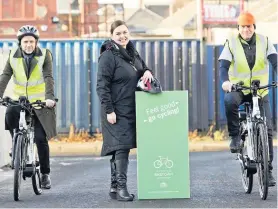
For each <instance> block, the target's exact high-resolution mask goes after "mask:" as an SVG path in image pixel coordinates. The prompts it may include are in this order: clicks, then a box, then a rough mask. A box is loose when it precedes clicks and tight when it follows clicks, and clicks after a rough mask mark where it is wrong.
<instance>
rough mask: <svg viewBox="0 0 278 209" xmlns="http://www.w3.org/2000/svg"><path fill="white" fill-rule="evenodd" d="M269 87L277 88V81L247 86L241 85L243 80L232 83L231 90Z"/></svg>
mask: <svg viewBox="0 0 278 209" xmlns="http://www.w3.org/2000/svg"><path fill="white" fill-rule="evenodd" d="M270 87H274V88H277V87H278V82H276V81H273V82H272V83H271V84H268V85H264V86H257V85H252V86H250V87H248V86H243V82H242V81H240V82H239V83H237V84H233V85H232V91H241V90H260V89H266V88H270Z"/></svg>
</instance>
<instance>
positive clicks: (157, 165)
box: [153, 156, 174, 168]
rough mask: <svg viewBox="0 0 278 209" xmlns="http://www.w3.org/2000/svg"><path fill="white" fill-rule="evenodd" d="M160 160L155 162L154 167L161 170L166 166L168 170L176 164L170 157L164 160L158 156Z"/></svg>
mask: <svg viewBox="0 0 278 209" xmlns="http://www.w3.org/2000/svg"><path fill="white" fill-rule="evenodd" d="M158 157H159V160H156V161H154V163H153V165H154V167H155V168H161V166H163V165H165V166H166V168H172V167H173V165H174V163H173V161H172V160H169V159H168V157H166V158H163V157H161V156H158Z"/></svg>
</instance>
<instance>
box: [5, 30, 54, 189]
mask: <svg viewBox="0 0 278 209" xmlns="http://www.w3.org/2000/svg"><path fill="white" fill-rule="evenodd" d="M17 38H18V41H19V47H17V48H14V49H11V50H10V54H9V58H8V60H7V63H6V66H5V69H4V70H3V73H2V75H0V97H3V94H4V91H5V89H6V87H7V84H8V82H9V81H10V79H11V77H12V76H13V95H8V96H9V97H11V98H12V99H14V100H18V99H19V97H20V96H26V97H27V98H28V100H29V101H30V102H35V101H36V100H41V101H45V102H46V106H47V108H42V109H36V110H35V115H36V116H35V118H34V120H35V141H36V144H37V148H38V155H39V161H40V170H41V173H42V188H44V189H50V187H51V181H50V176H49V174H50V163H49V145H48V139H50V138H52V137H54V136H56V113H55V109H54V106H55V97H54V80H53V76H52V54H51V52H50V51H49V50H47V49H42V48H39V47H38V46H37V44H38V40H39V31H38V30H37V29H36V28H35V27H34V26H31V25H26V26H22V27H21V28H20V29H19V30H18V33H17ZM19 115H20V107H19V106H11V107H8V108H7V110H6V117H5V124H6V130H9V131H10V132H11V134H12V136H13V129H15V128H18V121H19Z"/></svg>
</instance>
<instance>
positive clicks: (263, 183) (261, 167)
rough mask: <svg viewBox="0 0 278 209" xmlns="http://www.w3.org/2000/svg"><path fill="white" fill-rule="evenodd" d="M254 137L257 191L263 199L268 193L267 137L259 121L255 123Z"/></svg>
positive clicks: (264, 127)
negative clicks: (255, 138)
mask: <svg viewBox="0 0 278 209" xmlns="http://www.w3.org/2000/svg"><path fill="white" fill-rule="evenodd" d="M256 137H257V140H256V141H257V159H258V163H257V171H258V182H259V191H260V196H261V199H262V200H265V199H266V198H267V195H268V137H267V133H266V126H265V125H264V124H262V123H259V124H258V125H257V128H256Z"/></svg>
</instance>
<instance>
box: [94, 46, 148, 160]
mask: <svg viewBox="0 0 278 209" xmlns="http://www.w3.org/2000/svg"><path fill="white" fill-rule="evenodd" d="M100 53H101V54H100V57H99V63H98V74H97V87H96V90H97V94H98V96H99V99H100V103H101V122H102V134H103V146H102V151H101V156H106V155H112V154H113V153H114V151H116V150H119V149H132V148H136V115H135V91H136V85H137V82H138V80H139V79H140V77H142V76H143V74H144V72H145V71H146V70H149V69H148V68H147V67H146V65H145V63H144V61H143V60H142V59H141V57H140V56H139V54H138V52H137V51H136V49H135V48H134V46H133V44H132V42H129V43H128V45H127V47H126V49H124V48H123V47H121V46H120V45H118V44H116V43H115V42H114V41H111V40H108V41H105V42H104V43H103V45H102V46H101V52H100ZM113 111H114V112H115V114H116V123H115V124H110V123H109V122H108V121H107V114H109V113H112V112H113Z"/></svg>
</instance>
